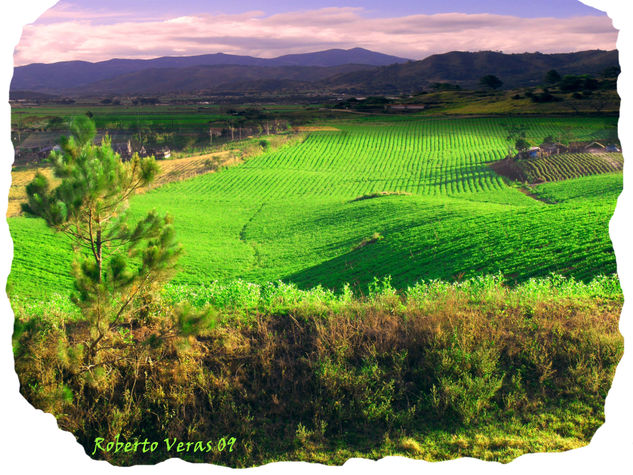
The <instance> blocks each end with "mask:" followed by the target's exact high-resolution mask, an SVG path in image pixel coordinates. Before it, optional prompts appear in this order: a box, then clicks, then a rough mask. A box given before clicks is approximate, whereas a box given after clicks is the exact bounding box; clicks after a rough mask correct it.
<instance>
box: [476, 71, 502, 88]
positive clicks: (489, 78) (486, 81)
mask: <svg viewBox="0 0 633 475" xmlns="http://www.w3.org/2000/svg"><path fill="white" fill-rule="evenodd" d="M479 83H480V84H481V85H482V86H484V87H488V88H490V89H499V88H500V87H501V86H503V81H502V80H501V79H499V78H498V77H497V76H495V75H493V74H487V75H486V76H484V77H482V78H481V79H480V81H479Z"/></svg>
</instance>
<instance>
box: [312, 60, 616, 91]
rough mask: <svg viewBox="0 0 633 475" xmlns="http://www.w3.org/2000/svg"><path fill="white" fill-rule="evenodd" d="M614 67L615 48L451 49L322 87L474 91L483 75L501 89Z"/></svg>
mask: <svg viewBox="0 0 633 475" xmlns="http://www.w3.org/2000/svg"><path fill="white" fill-rule="evenodd" d="M618 64H619V63H618V52H617V50H613V51H601V50H594V51H581V52H578V53H562V54H542V53H522V54H504V53H498V52H494V51H481V52H477V53H467V52H460V51H454V52H451V53H445V54H436V55H433V56H429V57H428V58H426V59H424V60H422V61H411V62H408V63H405V64H394V65H391V66H385V67H381V68H376V69H374V70H371V71H354V72H350V73H345V74H341V75H339V76H333V77H331V78H328V80H327V81H325V82H324V86H325V87H328V88H332V89H335V90H346V89H347V90H354V91H358V92H377V91H382V92H406V91H415V90H417V89H420V88H422V87H424V86H428V85H429V84H431V83H434V82H449V83H453V84H458V85H460V86H463V87H476V86H478V85H479V80H480V79H481V77H482V76H485V75H487V74H494V75H496V76H498V77H499V78H500V79H501V80H502V81H503V83H504V87H506V88H514V87H525V86H536V85H539V84H541V83H542V82H543V77H544V75H545V74H546V73H547V71H549V70H551V69H556V70H557V71H558V72H559V73H560V74H562V75H564V74H594V75H595V74H600V73H601V72H602V71H604V70H605V69H606V68H608V67H611V66H618Z"/></svg>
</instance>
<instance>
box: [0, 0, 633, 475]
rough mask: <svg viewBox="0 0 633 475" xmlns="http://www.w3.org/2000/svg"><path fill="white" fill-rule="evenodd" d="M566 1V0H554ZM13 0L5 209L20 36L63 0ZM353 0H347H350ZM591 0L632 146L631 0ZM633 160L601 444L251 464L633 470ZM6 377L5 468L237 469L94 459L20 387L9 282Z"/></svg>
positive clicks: (7, 50)
mask: <svg viewBox="0 0 633 475" xmlns="http://www.w3.org/2000/svg"><path fill="white" fill-rule="evenodd" d="M482 1H485V0H482ZM554 1H556V0H554ZM7 3H8V2H7V0H4V1H3V4H2V7H0V8H1V10H2V15H1V16H0V34H1V35H2V40H3V41H2V47H1V50H0V53H1V57H0V62H1V65H0V90H2V91H3V97H4V102H3V103H2V113H1V114H0V150H1V152H2V153H1V155H2V159H1V161H0V166H1V167H2V170H1V172H0V188H1V190H2V191H0V213H1V214H2V215H6V209H7V199H8V189H9V185H10V169H11V161H12V157H13V148H12V146H11V141H10V137H9V130H10V125H9V124H10V107H9V103H8V91H9V83H10V81H11V75H12V68H13V50H14V48H15V45H16V44H17V42H18V41H19V38H20V36H21V31H22V27H23V25H25V24H27V23H30V22H33V21H35V19H36V18H37V17H38V16H39V15H41V14H42V13H43V12H44V11H45V10H46V9H47V8H50V7H51V6H53V5H54V4H55V1H54V0H26V1H25V0H23V1H22V2H21V3H20V4H17V5H15V6H8V4H7ZM341 3H342V4H344V3H345V2H344V0H343V1H342V2H341ZM584 3H586V4H588V5H590V6H592V7H595V8H598V9H601V10H603V11H607V13H608V14H609V16H610V17H611V18H612V19H614V26H615V27H616V28H617V29H618V30H620V35H619V39H618V49H619V51H620V62H621V66H622V75H621V76H620V82H619V87H618V89H619V92H620V96H621V97H622V110H621V117H620V138H621V141H622V145H623V148H624V150H625V151H628V150H633V138H631V136H629V135H628V133H631V131H633V118H632V114H633V109H632V103H631V102H632V100H633V92H632V91H633V48H632V47H631V45H632V35H633V14H632V11H631V10H632V9H631V8H630V7H631V3H633V2H630V0H584ZM630 169H631V165H630V164H629V163H628V157H627V159H626V160H625V173H624V183H625V186H624V192H623V193H622V195H621V196H620V199H619V200H618V206H617V209H616V212H615V214H614V217H613V219H612V221H611V224H610V231H611V238H612V240H613V244H614V248H615V251H616V256H617V261H618V273H619V275H620V279H621V283H622V287H623V289H624V292H625V305H624V311H623V313H622V317H621V321H620V328H621V332H622V334H623V335H624V337H625V342H626V351H625V355H624V358H623V359H622V361H621V363H620V365H619V367H618V370H617V373H616V377H615V380H614V382H613V387H612V390H611V391H610V393H609V396H608V398H607V403H606V408H605V410H606V423H605V424H604V425H603V426H602V427H601V428H600V429H599V430H598V432H597V433H596V435H595V437H594V438H593V440H592V442H591V444H590V445H589V446H587V447H585V448H583V449H578V450H573V451H570V452H565V453H560V454H532V455H524V456H522V457H519V458H518V459H517V460H515V461H514V462H512V463H510V464H508V465H501V464H497V463H491V462H481V461H479V460H474V459H460V460H455V461H449V462H441V463H434V464H432V463H428V462H423V461H414V460H409V459H405V458H401V457H388V458H386V459H383V460H380V461H378V462H373V461H368V460H359V459H352V460H350V461H348V462H347V463H346V464H345V465H344V466H343V467H326V466H322V465H316V464H307V463H297V462H295V463H291V462H282V463H276V464H272V465H267V466H264V467H258V468H253V469H248V473H264V474H273V473H288V474H291V473H297V472H299V473H318V474H321V473H329V472H336V473H361V472H362V473H384V472H387V471H398V472H406V473H434V474H449V473H451V474H452V473H455V474H457V473H460V474H461V473H469V474H470V473H503V474H511V473H531V474H533V473H535V472H537V471H538V472H541V473H554V472H572V473H574V474H576V473H594V474H595V473H610V474H611V473H622V474H624V473H626V474H628V473H632V472H633V360H632V358H633V355H632V354H631V349H630V348H629V347H630V343H629V342H630V340H631V337H632V336H633V328H632V324H633V323H632V314H633V309H632V308H631V303H630V298H631V296H632V295H633V275H632V274H633V267H632V265H631V263H632V261H633V256H632V253H633V246H631V237H630V236H633V233H632V232H631V231H632V230H633V229H632V228H633V226H632V224H631V221H632V220H633V219H632V218H633V213H632V210H633V196H632V193H631V187H632V185H631V179H630V173H631V172H630ZM0 249H2V251H3V252H0V268H1V269H2V271H1V272H0V288H1V289H4V287H5V285H6V278H7V275H8V273H9V271H10V268H11V260H12V257H13V248H12V242H11V237H10V234H9V229H8V226H7V223H6V221H5V220H0ZM0 294H1V295H0V305H1V307H0V308H1V317H0V334H1V335H2V340H1V343H0V371H1V374H0V378H1V379H0V381H2V384H1V385H0V387H1V388H2V389H1V393H0V394H1V396H0V397H1V399H0V409H1V410H2V419H1V421H2V422H1V425H0V427H1V429H2V434H1V439H0V454H2V458H1V459H0V468H1V469H3V470H2V472H3V473H10V474H13V473H29V474H30V473H50V471H51V470H52V471H53V473H56V472H57V471H60V472H61V471H63V472H64V473H66V474H75V473H77V474H84V473H86V472H90V473H94V474H97V473H113V472H122V471H125V472H126V473H132V474H146V473H164V474H168V473H173V472H174V471H178V472H179V473H180V472H187V473H202V472H204V473H225V472H229V471H232V469H228V468H224V467H217V466H209V465H192V464H188V463H185V462H182V461H180V460H175V459H172V460H169V461H166V462H163V463H161V464H159V465H156V466H153V467H151V466H150V467H148V466H136V467H133V468H119V467H112V466H111V465H109V464H108V463H106V462H97V461H93V460H91V459H90V458H89V457H88V456H87V455H85V453H84V450H83V448H82V447H81V446H80V445H79V444H78V443H77V442H76V441H75V439H74V437H73V436H72V435H71V434H69V433H67V432H62V431H60V430H59V429H58V428H57V424H56V422H55V419H54V417H53V416H52V415H50V414H44V413H43V412H42V411H39V410H35V409H33V408H32V407H31V406H30V404H28V403H27V402H26V401H25V400H24V399H23V398H22V397H21V396H20V395H19V392H18V388H19V385H18V379H17V376H16V374H15V371H14V368H13V355H12V352H11V334H12V332H13V314H12V312H11V308H10V306H9V302H8V300H7V298H6V294H5V293H4V290H0Z"/></svg>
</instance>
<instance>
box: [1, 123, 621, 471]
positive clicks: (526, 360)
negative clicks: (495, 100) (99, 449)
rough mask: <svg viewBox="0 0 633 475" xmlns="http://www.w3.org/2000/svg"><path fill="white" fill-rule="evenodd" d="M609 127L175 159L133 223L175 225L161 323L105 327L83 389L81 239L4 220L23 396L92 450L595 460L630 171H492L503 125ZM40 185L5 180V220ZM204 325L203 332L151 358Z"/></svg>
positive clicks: (339, 142) (383, 135)
mask: <svg viewBox="0 0 633 475" xmlns="http://www.w3.org/2000/svg"><path fill="white" fill-rule="evenodd" d="M615 120H616V119H615V118H609V117H582V118H569V117H567V118H555V117H541V118H539V117H531V118H503V119H501V118H481V117H478V118H426V117H423V116H416V117H411V116H409V117H406V116H396V117H391V118H390V117H386V116H379V115H371V116H357V117H355V119H354V120H345V121H344V120H336V121H323V122H320V123H313V124H310V125H309V126H304V127H302V128H301V132H300V133H298V134H292V135H280V136H278V137H273V136H270V137H269V138H267V139H266V140H267V142H266V144H265V146H264V145H261V143H262V140H261V138H259V137H258V138H253V139H249V140H247V141H246V142H245V143H243V144H242V145H241V146H240V147H241V148H239V149H235V150H230V149H227V150H225V151H223V152H221V151H216V152H214V153H213V154H211V155H203V156H200V157H189V158H181V159H174V160H167V161H160V165H161V168H162V171H161V173H160V174H159V175H158V179H157V180H156V183H155V185H156V186H153V187H151V188H149V189H144V190H143V192H142V193H139V194H136V195H135V196H134V197H133V198H132V199H131V200H130V213H131V214H132V218H140V217H142V216H144V215H145V214H146V213H147V212H148V211H150V210H152V209H156V210H158V211H159V212H161V213H163V212H169V213H170V214H171V215H172V216H173V218H174V228H175V232H176V235H177V237H178V240H179V241H180V242H181V243H182V245H183V248H184V250H185V252H184V255H183V256H182V257H181V258H180V261H179V267H178V273H177V274H175V275H174V277H173V278H172V280H171V282H169V283H167V284H166V285H165V286H164V287H163V288H162V290H161V291H160V292H156V293H154V294H151V300H150V301H149V303H148V304H147V307H145V306H144V307H143V309H145V308H148V309H149V311H148V312H147V314H146V315H143V311H140V310H139V312H138V316H136V314H135V316H134V317H132V319H131V320H130V321H129V322H128V321H126V322H125V323H121V324H120V326H118V327H112V328H113V330H112V334H113V336H112V337H111V339H110V340H108V342H107V344H106V343H104V349H103V351H102V352H100V353H99V355H98V357H99V358H101V360H100V363H98V364H102V365H103V367H104V368H107V370H103V371H100V369H97V370H94V371H91V370H90V369H89V370H88V371H89V374H85V373H82V372H81V371H78V370H77V367H81V366H79V365H78V364H77V361H80V360H79V359H80V358H81V355H82V354H83V353H82V351H83V348H84V347H85V346H87V343H83V342H85V341H86V333H87V332H86V323H87V321H86V319H85V316H84V315H83V314H82V311H81V310H80V309H79V308H78V307H77V306H75V305H74V304H73V303H72V302H71V300H70V299H69V298H68V295H69V293H70V292H71V289H72V286H73V280H72V278H71V276H70V272H69V271H70V261H71V259H72V253H71V249H70V242H67V241H66V238H65V237H64V235H62V234H58V235H55V234H53V233H52V232H51V231H50V230H49V228H47V227H46V226H45V224H44V223H43V220H40V219H34V218H30V217H26V216H13V217H10V218H9V219H8V221H9V226H10V230H11V233H12V237H13V240H14V259H13V267H12V271H11V274H10V277H9V281H8V286H7V290H8V294H9V296H10V298H11V302H12V306H13V309H14V312H15V315H16V321H15V333H14V340H13V342H14V352H15V355H16V371H17V373H18V375H19V377H20V382H21V388H22V389H21V391H22V394H23V395H24V396H25V398H26V399H27V400H28V401H30V402H31V403H32V404H33V405H34V406H35V407H37V408H40V409H42V410H44V411H46V412H50V413H53V414H55V415H56V416H57V420H58V423H59V425H60V427H61V428H63V429H64V430H68V431H70V432H72V433H73V434H74V435H75V436H76V437H77V440H78V441H79V443H81V444H82V445H83V446H84V448H85V449H86V451H87V452H88V453H90V452H91V451H92V449H93V445H94V440H95V437H97V436H98V437H108V438H110V439H111V438H114V437H116V436H117V434H120V435H121V437H122V438H123V439H124V440H130V441H131V440H133V438H135V437H138V438H140V439H142V438H144V437H147V438H148V439H158V435H157V434H160V438H164V437H175V438H178V439H179V440H185V439H187V438H192V440H193V439H195V440H198V439H199V440H207V439H212V438H216V437H217V435H218V434H220V433H222V434H227V436H228V435H230V436H232V437H234V441H235V451H234V452H233V453H232V454H230V455H228V454H226V453H216V454H213V453H208V454H203V453H190V454H179V456H181V457H183V458H186V459H187V460H190V461H196V462H207V463H216V464H223V465H231V466H235V467H247V466H252V465H254V464H262V463H267V462H271V461H277V460H287V459H293V460H304V461H311V462H320V463H327V464H333V463H343V462H345V460H346V459H348V458H349V457H368V458H380V457H384V456H387V455H405V456H409V457H415V458H424V459H426V460H446V459H450V458H454V457H457V456H474V457H480V458H483V459H486V460H496V461H501V462H508V461H510V460H512V459H514V458H516V457H517V456H519V455H522V454H524V453H529V452H537V451H561V450H569V449H573V448H578V447H582V446H584V445H586V444H587V442H588V441H589V439H590V438H591V436H592V435H593V434H594V433H595V431H596V430H597V428H598V427H599V426H600V424H601V423H602V422H603V420H604V412H603V407H604V400H605V397H606V393H607V391H608V389H609V386H610V384H611V380H612V378H613V372H614V370H615V366H616V365H617V362H618V361H619V359H620V358H621V355H622V351H623V343H622V339H621V335H620V334H619V333H618V327H617V322H618V316H619V312H620V310H621V308H622V293H621V289H620V286H619V281H618V277H617V275H615V272H616V262H615V256H614V253H613V249H612V246H611V241H610V239H609V234H608V222H609V220H610V218H611V216H612V214H613V210H614V208H615V204H616V200H617V197H618V195H619V193H620V192H621V190H622V182H623V179H622V172H621V171H617V170H616V171H614V170H613V168H595V167H594V168H587V167H585V168H579V169H578V170H579V173H582V174H585V175H588V174H590V173H593V174H591V175H590V176H581V177H577V178H572V177H574V176H575V174H574V173H571V172H570V171H569V170H566V169H562V168H560V167H559V168H557V167H556V166H555V164H556V162H555V161H554V160H550V161H549V162H546V163H547V164H549V167H548V168H545V169H538V170H541V173H542V174H543V176H547V177H548V179H549V180H555V179H558V176H556V175H550V174H552V173H555V172H557V171H558V172H560V170H563V171H564V172H566V173H568V174H567V175H564V176H560V178H568V179H564V180H560V181H550V182H547V183H541V184H537V185H533V186H531V187H530V189H529V192H527V193H526V189H525V186H527V185H525V184H524V183H522V182H516V181H512V180H509V179H507V178H504V177H502V176H501V175H498V174H497V173H495V171H493V168H492V167H491V166H490V165H491V164H494V163H499V162H500V161H501V160H502V159H503V158H504V157H505V156H506V154H507V153H508V142H507V140H506V135H507V130H508V127H511V126H516V125H520V126H523V127H525V131H526V139H527V140H529V141H530V142H532V143H540V141H541V140H543V138H544V137H547V136H556V135H558V134H560V133H562V132H565V131H569V130H573V133H574V137H573V139H574V140H587V141H589V140H598V139H600V138H601V137H602V136H603V135H604V134H607V133H608V130H609V129H611V128H612V127H613V125H614V124H615ZM584 159H585V158H583V160H584ZM577 163H578V164H580V165H582V164H583V163H585V162H584V161H582V160H580V159H579V160H577ZM618 163H619V162H618ZM229 164H232V165H233V166H222V165H229ZM580 165H579V167H580ZM616 168H617V167H616ZM546 174H547V175H546ZM32 176H33V170H32V169H29V170H16V171H14V185H15V186H14V187H13V188H12V198H14V199H13V200H12V201H13V204H14V205H15V204H16V202H17V201H19V199H20V198H21V197H23V196H24V184H25V183H26V182H28V180H29V179H30V178H31V177H32ZM208 305H211V307H208ZM183 309H184V310H183ZM191 309H195V311H200V312H204V311H206V310H209V309H210V311H211V312H212V314H210V315H212V320H210V321H208V322H207V321H205V325H204V327H203V328H201V329H200V330H199V332H198V333H196V334H195V335H192V334H190V333H185V334H184V335H174V338H173V339H172V338H171V337H170V338H168V339H165V341H164V342H162V343H161V342H159V343H158V344H156V339H154V337H155V335H160V334H161V332H163V331H165V327H166V325H168V324H169V323H170V322H172V321H174V318H180V316H182V315H183V312H186V311H188V312H192V310H191ZM106 345H107V346H106ZM78 358H79V359H78ZM86 420H89V421H90V424H86V422H85V421H86ZM112 421H115V422H112ZM167 455H168V454H165V453H158V452H157V453H152V454H140V453H138V454H126V453H124V454H111V453H98V454H96V455H93V456H94V457H97V458H105V459H107V460H109V461H110V462H112V463H114V464H117V465H128V464H133V463H157V462H160V461H162V460H164V459H165V458H166V457H167Z"/></svg>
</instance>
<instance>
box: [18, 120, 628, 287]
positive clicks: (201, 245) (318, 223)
mask: <svg viewBox="0 0 633 475" xmlns="http://www.w3.org/2000/svg"><path fill="white" fill-rule="evenodd" d="M616 120H617V119H616V118H589V117H587V118H520V119H519V118H514V119H513V118H505V119H496V118H470V119H432V118H428V119H420V118H418V119H413V118H407V117H396V118H394V119H389V120H388V119H386V118H384V117H369V118H361V119H358V120H356V121H349V122H338V123H328V125H329V126H333V127H336V128H338V129H339V130H338V131H315V132H311V133H310V134H309V136H308V137H307V138H306V140H305V141H303V142H302V143H300V144H296V145H292V146H287V147H283V148H281V149H279V150H277V151H274V152H270V153H265V154H263V155H260V156H257V157H254V158H251V159H249V160H247V161H246V162H245V163H244V164H242V165H240V166H237V167H232V168H229V169H225V170H223V171H222V172H220V173H214V174H207V175H202V176H199V177H197V178H193V179H190V180H185V181H182V182H178V183H172V184H168V185H165V186H163V187H160V188H157V189H155V190H153V191H151V192H149V193H147V194H144V195H140V196H137V197H135V198H134V199H133V200H132V203H131V209H132V212H133V213H136V214H138V215H139V216H140V215H141V214H143V213H145V212H147V211H148V210H149V209H152V208H155V209H157V210H159V211H160V212H169V213H171V214H172V215H173V216H174V224H175V227H176V231H177V235H178V237H179V239H180V241H181V242H182V244H183V247H184V249H185V255H184V257H183V258H182V259H181V261H180V273H179V274H178V275H177V276H176V277H175V283H180V284H189V285H196V284H202V283H208V282H210V281H214V280H218V281H221V282H229V281H232V280H234V279H237V278H241V279H243V280H245V281H251V282H258V283H261V282H266V281H276V280H283V281H287V282H294V283H296V284H297V285H299V286H300V287H303V288H309V287H314V286H316V285H319V284H321V285H323V286H325V287H328V288H333V289H340V288H341V287H342V286H343V285H344V284H345V283H349V284H351V286H352V287H353V288H355V289H357V290H358V291H360V292H363V293H365V292H366V291H367V285H368V284H369V283H371V282H372V281H373V280H374V278H375V277H377V278H382V277H386V276H391V277H392V282H393V285H394V286H396V287H398V288H404V287H406V286H407V285H410V284H413V283H414V282H416V281H419V280H422V279H431V278H442V279H447V280H452V279H460V278H465V277H470V276H475V275H480V274H487V273H497V272H499V271H500V272H502V273H503V274H504V275H505V276H506V277H507V278H508V279H509V280H510V281H522V280H525V279H527V278H529V277H533V276H542V275H547V274H549V273H550V272H558V273H561V274H563V275H569V276H573V277H575V278H577V279H581V280H590V279H591V278H592V277H593V276H595V275H597V274H610V273H614V272H615V271H616V263H615V256H614V254H613V250H612V247H611V242H610V239H609V235H608V222H609V219H610V218H611V215H612V214H613V211H614V208H615V204H616V199H617V196H618V194H619V193H620V191H621V188H622V174H621V173H610V174H606V175H596V176H593V177H586V178H579V179H575V180H567V181H563V182H560V183H555V184H545V185H540V186H538V187H535V188H534V191H535V194H536V195H537V196H536V197H537V198H538V197H539V196H538V195H542V200H539V199H534V197H530V196H527V195H525V194H523V193H522V192H521V191H520V190H519V189H518V188H517V187H515V186H513V185H512V184H510V183H507V182H506V181H505V180H504V179H503V178H502V177H500V176H498V175H496V174H495V173H494V172H493V171H492V170H491V169H490V168H489V167H488V166H487V164H489V163H490V162H492V161H495V160H499V159H501V158H503V157H504V156H505V154H506V153H507V143H506V141H505V135H506V132H505V129H504V125H506V124H512V123H514V124H521V125H527V126H528V127H529V129H528V137H527V138H528V140H531V141H535V142H536V141H539V140H542V139H543V138H544V137H546V136H548V135H550V136H555V135H557V134H558V133H560V131H561V130H562V129H563V128H565V127H571V128H572V129H573V132H574V134H575V136H576V137H575V138H576V139H578V140H589V139H595V138H599V137H600V134H602V133H604V130H605V129H606V128H607V127H611V126H613V125H614V124H615V122H616ZM380 192H400V193H399V194H388V193H384V194H380ZM372 194H376V195H372ZM358 198H365V199H358ZM9 224H10V229H11V233H12V236H13V240H14V246H15V251H14V260H13V268H12V272H11V275H10V277H9V284H8V285H9V292H10V294H11V295H20V296H45V295H48V294H50V293H54V292H61V293H65V292H67V291H68V290H69V289H70V288H71V278H70V276H69V262H70V260H71V253H70V249H69V247H68V245H67V244H66V243H65V242H63V239H62V238H61V237H60V236H54V235H53V234H52V233H51V232H50V231H48V230H47V228H46V227H45V225H44V223H43V222H41V221H40V220H35V219H30V218H23V217H22V218H11V219H9Z"/></svg>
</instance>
